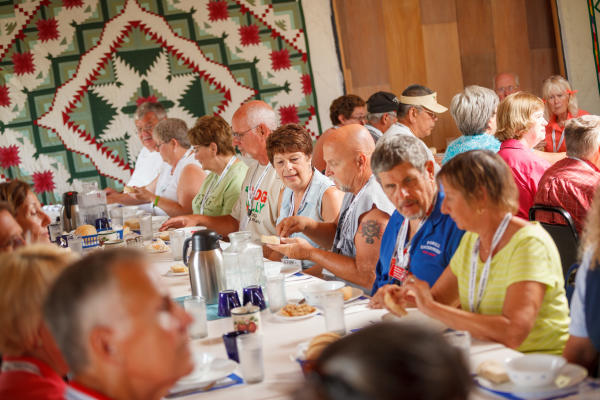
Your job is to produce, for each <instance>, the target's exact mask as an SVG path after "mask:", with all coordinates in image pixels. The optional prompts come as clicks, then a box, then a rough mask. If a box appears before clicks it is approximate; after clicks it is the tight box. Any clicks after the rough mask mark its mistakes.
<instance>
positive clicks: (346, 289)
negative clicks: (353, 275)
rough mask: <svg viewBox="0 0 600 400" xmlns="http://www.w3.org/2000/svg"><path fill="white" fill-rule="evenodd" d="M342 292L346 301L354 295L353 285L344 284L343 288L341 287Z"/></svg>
mask: <svg viewBox="0 0 600 400" xmlns="http://www.w3.org/2000/svg"><path fill="white" fill-rule="evenodd" d="M340 292H342V294H343V295H344V301H346V300H348V299H349V298H350V297H352V287H351V286H344V287H343V288H341V289H340Z"/></svg>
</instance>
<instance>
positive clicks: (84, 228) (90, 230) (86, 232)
mask: <svg viewBox="0 0 600 400" xmlns="http://www.w3.org/2000/svg"><path fill="white" fill-rule="evenodd" d="M75 234H76V235H77V236H91V235H96V234H98V232H97V231H96V228H94V227H93V226H92V225H80V226H78V227H77V229H75Z"/></svg>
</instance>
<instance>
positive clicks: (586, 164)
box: [568, 156, 596, 172]
mask: <svg viewBox="0 0 600 400" xmlns="http://www.w3.org/2000/svg"><path fill="white" fill-rule="evenodd" d="M568 158H570V159H571V160H577V161H581V162H582V163H583V164H584V165H585V166H586V167H588V168H589V169H591V170H592V171H594V172H596V170H594V168H592V166H591V165H590V164H588V163H587V162H586V161H584V160H582V159H581V158H577V157H573V156H569V157H568Z"/></svg>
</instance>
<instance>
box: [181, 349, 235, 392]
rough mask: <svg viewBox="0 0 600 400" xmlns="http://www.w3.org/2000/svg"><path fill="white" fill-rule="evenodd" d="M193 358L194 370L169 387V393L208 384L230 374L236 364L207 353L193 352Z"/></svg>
mask: <svg viewBox="0 0 600 400" xmlns="http://www.w3.org/2000/svg"><path fill="white" fill-rule="evenodd" d="M194 359H195V361H196V366H195V368H194V371H192V373H191V374H189V375H186V376H184V377H183V378H181V379H180V380H179V381H177V383H176V384H175V386H173V387H172V388H171V390H170V392H171V393H174V392H180V391H182V390H187V389H191V388H202V387H206V386H209V385H210V384H212V383H214V382H216V381H218V380H219V379H223V378H225V377H226V376H228V375H229V374H231V373H232V372H233V371H235V369H236V368H237V365H238V364H237V363H236V362H235V361H231V360H227V359H224V358H214V357H213V356H212V355H210V354H207V353H202V354H194Z"/></svg>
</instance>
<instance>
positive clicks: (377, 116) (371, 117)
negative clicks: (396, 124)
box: [367, 111, 397, 123]
mask: <svg viewBox="0 0 600 400" xmlns="http://www.w3.org/2000/svg"><path fill="white" fill-rule="evenodd" d="M385 114H387V115H389V116H390V117H392V118H393V117H395V116H396V115H397V113H396V111H386V112H380V113H368V114H367V121H369V122H375V123H377V122H379V121H381V118H383V116H384V115H385Z"/></svg>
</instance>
